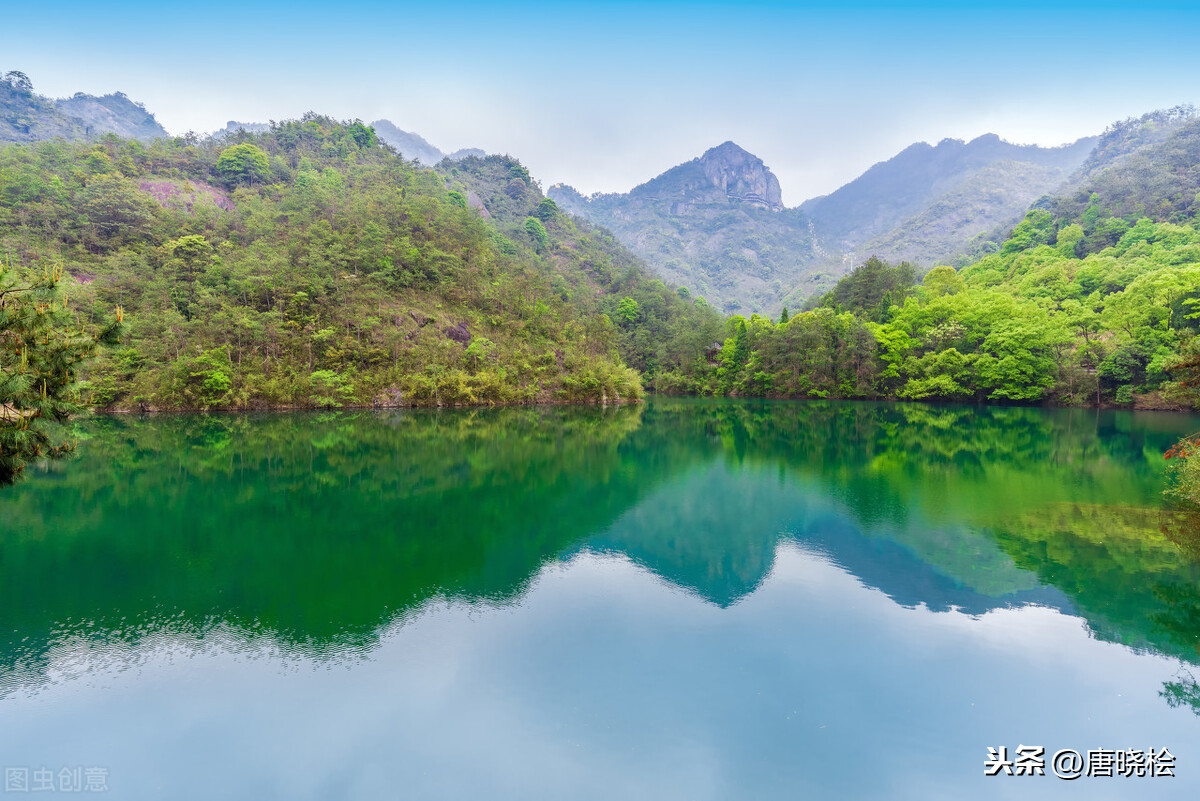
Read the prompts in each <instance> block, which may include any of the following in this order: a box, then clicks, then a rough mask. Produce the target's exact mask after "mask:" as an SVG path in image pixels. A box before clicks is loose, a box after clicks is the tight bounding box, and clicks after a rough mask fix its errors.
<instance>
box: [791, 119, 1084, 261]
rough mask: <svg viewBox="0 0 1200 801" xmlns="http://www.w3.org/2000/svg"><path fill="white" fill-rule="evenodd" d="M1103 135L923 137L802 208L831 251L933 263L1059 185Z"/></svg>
mask: <svg viewBox="0 0 1200 801" xmlns="http://www.w3.org/2000/svg"><path fill="white" fill-rule="evenodd" d="M1098 140H1099V137H1095V136H1092V137H1087V138H1084V139H1080V140H1078V141H1076V142H1074V143H1072V144H1070V145H1063V146H1062V147H1054V148H1044V147H1038V146H1036V145H1014V144H1011V143H1009V142H1005V141H1004V140H1002V139H1001V138H1000V137H998V136H996V135H995V134H985V135H983V136H980V137H978V138H976V139H972V140H971V141H970V142H963V141H962V140H959V139H943V140H942V141H941V142H939V143H938V144H937V145H936V146H933V145H929V144H926V143H925V142H918V143H916V144H914V145H910V146H909V147H907V148H905V149H904V150H902V151H901V152H900V153H898V154H896V155H895V156H893V157H892V158H890V159H888V160H887V161H884V162H881V163H879V164H876V165H874V166H873V167H871V168H870V169H869V170H867V171H866V172H865V173H863V174H862V175H860V176H859V177H858V178H856V179H854V180H853V181H851V182H850V183H848V184H846V185H845V186H843V187H841V188H840V189H838V190H837V191H835V192H833V193H831V194H829V195H825V196H823V197H818V198H813V199H812V200H808V201H805V202H804V203H802V204H800V209H801V211H803V212H805V213H806V214H808V215H809V216H810V217H811V218H812V220H813V225H814V228H815V231H816V233H817V236H818V237H820V238H821V240H822V241H823V243H824V244H825V247H826V248H827V249H828V250H836V251H840V252H843V253H856V252H861V255H862V256H863V257H864V258H865V257H866V256H870V255H877V256H879V257H880V258H886V259H907V260H909V261H914V262H919V263H921V264H922V265H924V266H926V267H932V266H934V264H937V263H942V262H945V261H949V260H952V259H954V257H956V256H958V255H960V254H961V253H962V252H964V251H965V250H966V247H967V244H968V242H969V241H970V240H971V239H973V238H974V237H976V236H978V235H979V234H982V233H984V232H986V231H988V230H990V229H991V228H993V227H994V226H996V225H997V224H999V223H1002V222H1006V221H1008V220H1009V219H1010V218H1012V217H1014V216H1019V215H1020V214H1021V213H1022V212H1024V210H1025V209H1027V208H1028V207H1029V204H1030V203H1032V202H1033V201H1035V200H1037V199H1038V198H1039V197H1041V196H1042V195H1044V194H1046V193H1047V192H1050V191H1052V190H1054V189H1055V188H1056V187H1058V186H1060V185H1061V184H1062V183H1063V182H1064V181H1065V180H1066V179H1067V177H1068V176H1070V175H1071V174H1072V173H1073V172H1074V171H1075V170H1076V169H1077V168H1078V167H1079V166H1080V165H1082V164H1083V162H1084V160H1085V159H1086V158H1087V156H1088V154H1089V153H1091V151H1092V149H1093V148H1094V147H1095V146H1096V143H1097V141H1098Z"/></svg>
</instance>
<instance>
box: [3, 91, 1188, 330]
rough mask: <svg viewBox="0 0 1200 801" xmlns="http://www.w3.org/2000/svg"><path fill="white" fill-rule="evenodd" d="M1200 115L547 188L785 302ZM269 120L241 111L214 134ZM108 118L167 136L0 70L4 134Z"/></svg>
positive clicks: (926, 257)
mask: <svg viewBox="0 0 1200 801" xmlns="http://www.w3.org/2000/svg"><path fill="white" fill-rule="evenodd" d="M1192 114H1193V111H1192V110H1191V109H1190V108H1189V107H1178V108H1176V109H1171V110H1168V111H1164V112H1156V113H1154V114H1150V115H1146V116H1145V117H1143V118H1141V119H1140V120H1127V121H1125V122H1124V123H1119V124H1115V125H1113V126H1111V127H1110V129H1109V130H1108V131H1106V132H1105V133H1104V135H1103V136H1092V137H1085V138H1082V139H1079V140H1077V141H1076V142H1073V143H1070V144H1067V145H1063V146H1060V147H1052V148H1047V147H1040V146H1036V145H1017V144H1012V143H1010V142H1006V141H1004V140H1002V139H1001V138H1000V137H999V136H997V135H995V134H985V135H983V136H980V137H977V138H975V139H973V140H971V141H969V142H964V141H962V140H957V139H943V140H942V141H940V142H938V143H937V144H936V145H930V144H927V143H924V142H918V143H916V144H913V145H911V146H909V147H907V148H905V149H904V150H902V151H901V152H900V153H898V154H896V155H895V156H894V157H892V158H890V159H888V160H886V161H883V162H880V163H878V164H875V165H873V166H871V167H870V168H869V169H867V170H866V171H865V172H864V173H863V174H862V175H860V176H859V177H858V178H856V179H854V180H853V181H851V182H849V183H847V184H846V185H844V186H842V187H841V188H839V189H837V190H836V191H834V192H832V193H830V194H828V195H824V196H820V197H814V198H811V199H809V200H806V201H804V202H803V203H801V204H800V205H799V206H797V207H794V208H787V207H785V206H784V205H783V203H782V193H781V187H780V184H779V180H778V179H777V178H776V176H775V175H774V174H773V173H772V172H771V170H770V168H769V167H768V166H767V165H766V164H764V163H763V161H762V160H761V159H760V158H758V157H757V156H755V155H753V154H752V153H749V152H748V151H746V150H744V149H743V148H741V147H740V146H738V145H737V144H735V143H734V142H725V143H723V144H721V145H718V146H716V147H713V148H711V149H710V150H708V151H706V152H705V153H703V154H702V155H700V156H698V157H697V158H694V159H692V160H691V161H688V162H686V163H683V164H680V165H678V166H676V167H673V168H671V169H669V170H667V171H666V172H664V173H662V174H661V175H659V176H657V177H655V178H653V179H651V180H649V181H647V182H645V183H643V184H641V185H639V186H637V187H635V188H634V189H632V190H630V191H629V192H627V193H623V194H622V193H611V194H596V195H592V196H590V197H585V196H583V195H582V194H580V193H579V192H578V191H576V190H575V189H574V188H572V187H570V186H568V185H565V184H556V185H554V186H552V187H551V188H550V189H549V191H548V193H547V194H548V196H549V197H551V198H552V199H553V200H555V201H556V202H557V203H558V204H559V205H560V206H562V207H563V208H564V209H566V210H567V211H569V212H571V213H574V214H577V215H579V216H582V217H585V218H587V219H589V220H591V221H593V222H595V223H597V224H599V225H602V226H604V227H606V228H608V229H610V230H611V231H612V232H613V234H614V235H615V236H616V237H617V239H619V240H620V241H621V242H622V243H623V244H624V245H625V246H627V247H629V248H630V249H631V250H632V251H633V252H634V253H636V254H637V255H638V256H640V257H641V258H642V259H643V260H645V261H646V262H647V263H648V264H649V265H650V266H651V267H652V269H653V270H654V271H655V272H656V273H658V274H659V275H660V276H662V278H663V279H665V280H666V281H668V282H671V283H675V284H678V285H680V286H681V287H684V288H686V289H687V290H688V292H689V293H691V294H692V295H696V296H701V297H704V298H706V300H707V301H708V302H709V303H710V304H711V305H712V306H714V307H716V308H717V309H719V310H721V311H723V312H725V313H750V312H755V311H757V312H763V313H767V314H771V315H774V314H776V313H778V311H779V309H780V307H781V306H783V305H790V306H792V307H793V308H795V307H796V306H798V305H800V304H802V303H804V302H805V301H806V300H808V299H811V298H814V297H816V296H819V295H820V294H822V293H823V292H825V291H827V290H828V289H829V288H831V287H832V285H833V284H834V283H835V282H836V280H837V279H838V278H839V277H840V276H841V275H844V274H845V273H846V272H847V271H848V270H850V269H852V268H853V267H854V266H856V265H857V264H859V263H861V262H862V261H863V260H865V259H866V258H867V257H869V256H872V255H874V256H878V257H880V258H883V259H886V260H889V261H901V260H905V261H910V262H912V263H914V264H916V265H917V266H918V267H919V268H920V269H928V268H930V267H933V266H935V265H937V264H952V265H956V266H961V265H963V264H966V263H968V262H969V261H970V260H971V259H972V258H974V257H978V256H979V255H982V254H985V253H987V252H990V251H991V250H995V249H996V248H997V247H998V245H997V244H996V243H997V242H1000V241H1003V240H1004V238H1005V237H1006V235H1007V233H1008V231H1009V230H1011V228H1012V226H1013V225H1015V224H1016V223H1017V222H1018V221H1019V220H1020V218H1021V217H1022V216H1023V214H1024V213H1025V211H1026V210H1028V209H1029V208H1030V207H1031V206H1032V205H1033V204H1035V203H1039V202H1049V201H1042V199H1043V198H1046V197H1047V196H1050V195H1058V196H1067V195H1069V194H1070V193H1071V192H1072V191H1074V190H1075V189H1077V188H1078V187H1079V186H1082V185H1083V184H1084V183H1085V182H1086V181H1087V180H1089V179H1090V178H1091V177H1092V176H1094V175H1096V174H1097V173H1098V172H1099V171H1101V170H1103V169H1105V168H1106V167H1108V166H1110V165H1112V164H1114V163H1116V162H1118V161H1120V160H1122V159H1125V158H1128V157H1130V156H1131V155H1132V154H1135V153H1137V152H1139V149H1140V148H1145V147H1147V146H1149V145H1151V144H1154V143H1157V142H1161V141H1163V140H1164V139H1165V138H1166V137H1167V136H1168V135H1169V134H1170V133H1171V131H1173V130H1174V128H1175V127H1176V126H1178V125H1179V124H1181V123H1182V122H1183V121H1186V120H1188V119H1191V116H1192ZM371 125H372V127H374V129H375V131H376V133H377V135H378V136H379V138H380V139H381V140H383V141H384V142H386V143H388V144H389V145H391V146H392V147H394V148H395V149H396V150H398V151H399V152H400V153H402V154H403V155H404V156H405V157H406V158H408V159H411V160H416V161H418V162H420V163H421V164H423V165H425V166H430V167H432V166H435V165H437V164H439V163H441V162H443V160H445V159H447V158H448V159H450V160H459V159H462V158H464V157H466V156H482V155H484V152H483V151H482V150H478V149H474V148H471V149H463V150H459V151H455V152H452V153H446V152H444V151H442V150H441V149H439V148H438V147H436V146H435V145H433V144H431V143H430V142H428V141H427V140H425V139H424V138H423V137H421V136H420V135H419V134H416V133H413V132H409V131H405V130H403V129H401V128H399V127H398V126H396V125H395V124H394V123H392V122H391V121H389V120H386V119H380V120H375V121H374V122H373V123H371ZM267 128H269V125H268V123H263V122H235V121H231V122H229V123H228V124H227V125H226V127H225V128H224V129H222V130H220V131H218V132H216V134H215V135H216V136H223V135H229V134H231V133H233V132H236V131H237V130H238V129H245V130H246V131H248V132H251V133H255V132H262V131H264V130H266V129H267ZM109 133H114V134H117V135H119V136H122V137H128V138H136V139H152V138H155V137H162V136H168V134H167V132H166V131H165V130H164V129H163V128H162V126H161V125H159V124H158V122H157V121H156V120H155V119H154V115H153V114H151V113H149V112H148V111H146V109H145V108H144V107H142V106H141V105H140V104H138V103H135V102H133V101H131V100H130V99H129V98H127V97H126V96H125V95H124V94H122V93H120V92H116V93H113V94H109V95H104V96H102V97H96V96H92V95H84V94H76V95H75V96H73V97H71V98H67V99H61V100H53V99H49V98H45V97H42V96H39V95H37V94H35V93H34V92H33V90H32V86H31V85H30V84H29V81H28V79H27V78H26V77H25V76H24V75H23V74H21V73H8V74H7V76H6V77H5V78H4V79H3V80H0V141H36V140H42V139H51V138H56V137H62V138H65V139H93V138H97V137H99V136H102V135H104V134H109ZM793 191H795V190H793ZM801 191H802V188H801Z"/></svg>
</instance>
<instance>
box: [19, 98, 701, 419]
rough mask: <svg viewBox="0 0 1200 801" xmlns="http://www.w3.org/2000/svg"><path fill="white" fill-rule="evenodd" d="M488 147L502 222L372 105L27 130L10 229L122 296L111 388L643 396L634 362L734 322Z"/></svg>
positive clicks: (102, 294)
mask: <svg viewBox="0 0 1200 801" xmlns="http://www.w3.org/2000/svg"><path fill="white" fill-rule="evenodd" d="M472 163H473V164H474V165H475V166H474V167H473V169H475V171H476V172H477V173H478V174H479V176H480V177H479V179H478V180H479V181H482V180H483V176H485V175H486V174H488V170H491V171H492V172H499V173H502V174H503V190H502V196H503V198H504V204H494V205H495V206H496V211H495V214H494V215H491V216H492V219H491V220H490V221H489V220H487V219H485V216H486V215H488V214H489V213H488V211H487V209H485V208H481V207H480V206H479V204H474V205H471V204H468V203H467V202H466V199H465V195H464V194H463V193H461V192H456V191H453V190H452V189H451V188H449V187H448V185H447V184H448V181H447V179H445V178H443V177H442V176H440V175H438V174H436V173H434V172H433V171H431V170H427V169H422V168H420V167H418V166H417V165H415V164H414V163H412V162H409V161H406V160H405V159H403V158H402V157H400V156H399V155H397V154H396V153H395V152H394V151H393V150H391V148H389V147H388V146H387V145H385V144H382V143H381V142H380V141H379V139H378V137H377V136H376V134H375V132H374V130H373V129H371V128H370V127H369V126H365V125H363V124H362V123H361V122H358V121H355V122H348V123H341V122H337V121H334V120H332V119H329V118H327V117H321V116H317V115H314V114H309V115H306V116H305V117H304V118H302V119H300V120H293V121H288V122H284V123H280V124H277V125H272V126H271V127H270V129H269V130H267V131H264V132H260V133H257V134H250V133H246V132H244V131H242V132H238V133H235V134H233V135H231V136H229V137H225V138H223V139H220V140H206V141H199V140H197V139H196V138H195V137H178V138H172V139H158V140H155V141H152V142H148V143H144V142H139V141H134V140H125V139H120V138H118V137H116V136H107V137H104V138H102V139H101V140H100V141H98V142H95V143H68V142H64V141H62V140H54V141H47V142H41V143H37V144H31V145H10V146H8V147H6V148H4V149H0V249H3V251H4V252H6V253H7V254H9V255H10V257H11V258H12V260H13V262H14V263H15V265H17V267H18V268H21V269H25V270H27V271H30V272H40V271H42V270H44V269H46V268H47V266H55V265H61V266H65V269H66V271H67V272H68V273H69V274H70V275H71V276H73V277H74V286H73V287H72V288H71V289H70V295H71V297H72V302H73V305H74V308H75V309H77V310H78V314H79V320H80V322H81V323H82V324H83V325H84V326H85V327H91V328H93V329H94V328H96V327H97V326H99V325H100V321H101V319H102V318H103V317H104V315H105V314H106V311H107V310H109V309H111V308H113V307H115V306H118V305H120V306H123V307H124V308H125V311H126V320H127V322H128V325H129V333H128V336H127V337H126V338H125V340H124V342H123V343H122V346H121V347H119V348H117V349H116V350H114V351H111V352H109V353H106V354H102V355H101V356H100V358H99V359H98V360H97V362H96V364H95V366H94V369H93V371H92V374H91V379H92V380H91V385H90V388H91V401H92V403H93V404H95V405H97V406H100V407H139V406H140V407H183V408H214V407H222V408H247V407H256V406H272V405H298V406H312V405H316V406H338V405H347V404H364V403H365V404H371V403H386V404H396V403H404V404H410V403H411V404H435V403H493V402H531V401H557V400H568V401H578V400H597V401H599V400H604V399H613V400H615V399H618V398H636V397H638V396H639V395H640V393H641V391H642V385H641V378H640V377H639V375H638V373H637V372H635V371H634V370H633V369H631V368H630V367H627V366H626V364H630V365H633V366H635V367H637V368H638V369H639V370H641V371H642V372H643V373H645V374H646V375H647V376H649V377H651V378H652V377H653V375H654V374H655V372H656V371H657V370H659V369H662V368H667V369H678V368H679V367H680V366H681V365H682V364H683V363H686V362H688V361H690V360H693V359H694V358H695V357H696V354H697V353H699V352H700V349H701V348H702V345H701V344H700V343H701V341H702V340H703V339H704V338H705V337H711V336H713V335H715V334H716V332H717V331H719V325H720V323H719V319H718V318H717V316H716V314H715V313H714V312H712V311H711V310H709V309H707V308H706V307H704V306H703V304H697V303H694V302H693V301H691V300H690V299H687V298H684V297H681V296H680V295H679V294H678V293H677V292H675V291H674V290H673V289H670V288H668V287H666V286H665V285H663V284H662V282H660V281H657V280H654V279H651V278H649V277H648V276H647V275H646V273H645V271H644V269H643V268H642V266H641V265H640V263H638V262H637V261H636V260H634V259H632V258H631V257H630V256H628V254H626V253H625V252H624V251H623V250H622V249H621V248H620V247H619V246H617V245H616V244H615V243H614V242H612V241H611V238H609V237H607V235H605V234H603V233H601V232H597V231H595V230H592V229H590V228H584V227H579V226H576V224H575V223H574V221H572V220H570V219H567V218H565V217H564V216H562V215H560V214H558V213H557V212H555V211H553V208H552V206H553V204H550V205H549V206H544V205H543V204H544V203H548V201H546V200H545V198H543V197H542V196H541V193H540V191H538V189H537V188H536V186H535V185H534V183H533V181H532V180H531V179H530V177H529V174H528V171H526V170H525V169H524V167H522V166H521V165H520V164H518V163H517V162H516V161H515V160H512V159H500V158H496V159H493V160H490V161H485V160H475V161H474V162H472ZM449 183H453V181H450V182H449ZM482 189H483V187H482V184H481V191H482ZM510 220H511V221H512V224H508V222H509V221H510ZM517 221H519V224H518V222H517ZM535 224H536V225H535ZM619 309H624V310H625V311H626V312H627V313H625V314H624V315H623V316H618V314H617V312H618V310H619ZM689 348H690V350H689Z"/></svg>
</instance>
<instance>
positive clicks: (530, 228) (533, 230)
mask: <svg viewBox="0 0 1200 801" xmlns="http://www.w3.org/2000/svg"><path fill="white" fill-rule="evenodd" d="M525 233H527V234H529V236H530V237H532V238H533V240H534V241H535V242H537V246H538V247H539V248H544V247H546V242H547V241H548V240H549V238H550V235H549V234H547V233H546V226H544V225H542V222H541V220H539V219H537V218H536V217H530V218H528V219H527V220H525Z"/></svg>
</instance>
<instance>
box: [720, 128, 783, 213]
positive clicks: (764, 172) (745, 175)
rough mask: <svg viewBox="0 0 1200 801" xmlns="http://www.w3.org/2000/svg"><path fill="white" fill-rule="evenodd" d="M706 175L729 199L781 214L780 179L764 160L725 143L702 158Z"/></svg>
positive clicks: (731, 143) (729, 143) (730, 143)
mask: <svg viewBox="0 0 1200 801" xmlns="http://www.w3.org/2000/svg"><path fill="white" fill-rule="evenodd" d="M700 166H701V167H702V168H703V170H704V175H705V176H706V177H707V178H708V180H709V181H710V182H711V183H712V185H713V186H715V187H716V188H718V189H720V190H721V191H722V192H724V193H725V194H726V195H728V196H729V197H730V198H732V199H735V200H741V201H744V202H746V203H752V204H754V205H758V206H763V207H765V208H768V209H770V210H771V211H782V209H783V200H782V194H781V193H780V191H779V179H778V178H776V177H775V174H774V173H773V172H771V171H770V170H769V169H767V166H766V165H765V164H763V160H762V159H760V158H759V157H758V156H755V155H754V154H753V153H747V152H746V151H745V150H742V149H741V148H740V147H738V146H737V145H735V144H734V143H733V142H725V143H724V144H720V145H717V146H716V147H714V148H712V149H711V150H708V151H706V152H705V153H704V155H703V156H701V157H700Z"/></svg>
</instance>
